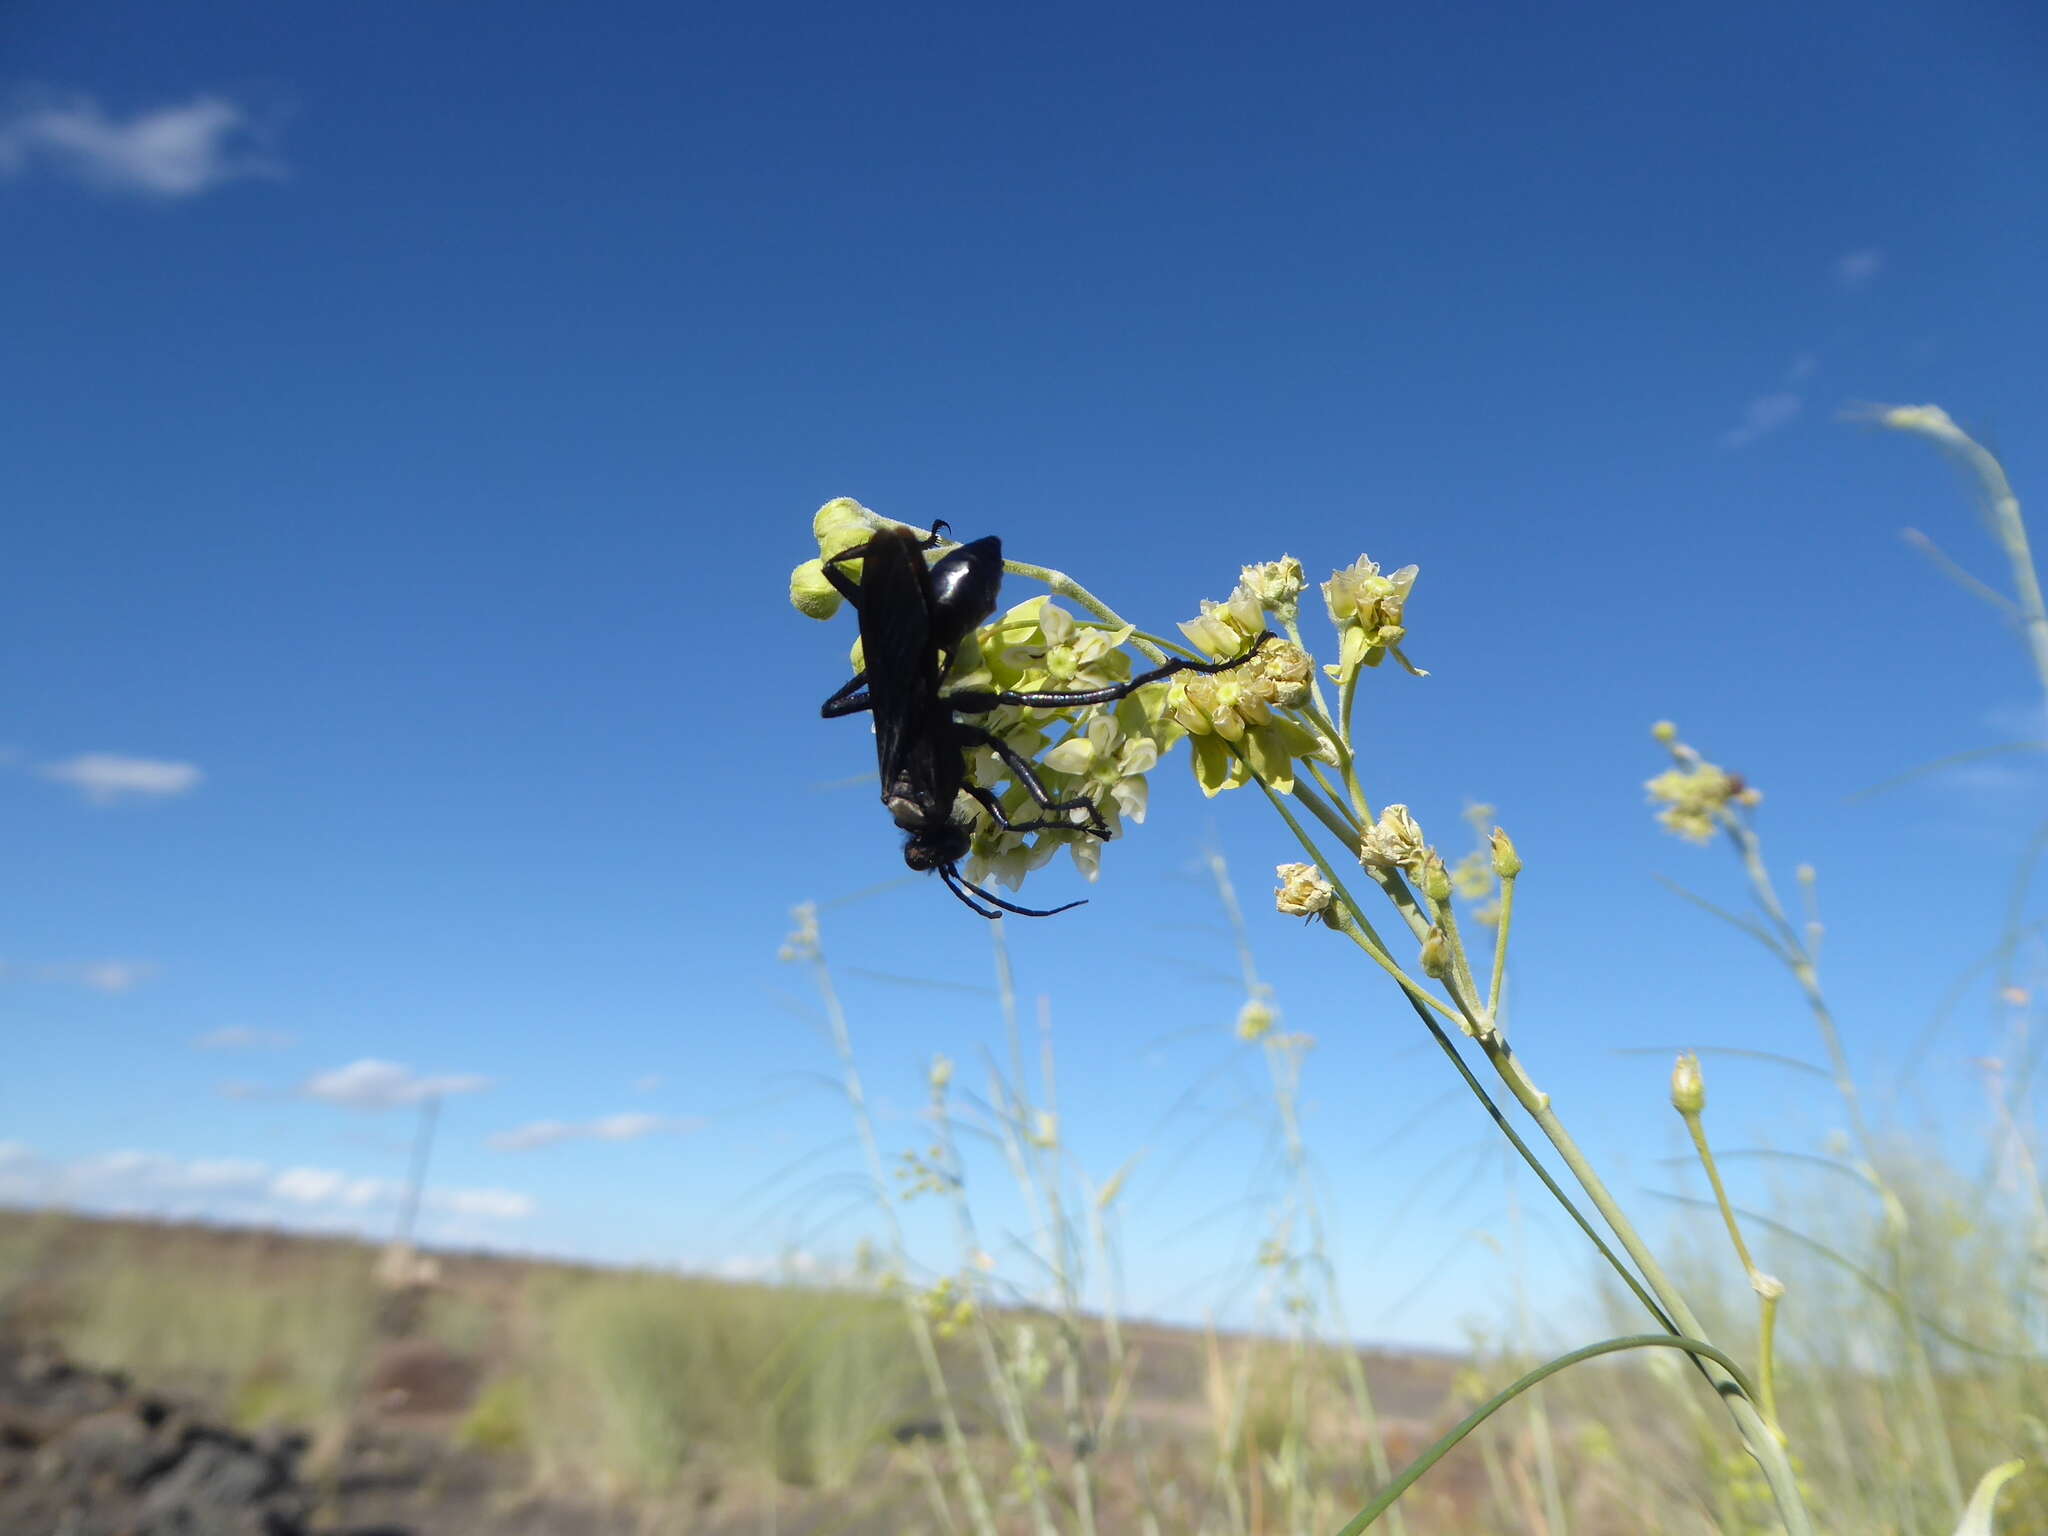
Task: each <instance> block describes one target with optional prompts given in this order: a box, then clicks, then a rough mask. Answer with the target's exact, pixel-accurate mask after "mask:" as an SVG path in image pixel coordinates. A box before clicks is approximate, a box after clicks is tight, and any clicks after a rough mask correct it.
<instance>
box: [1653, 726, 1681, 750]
mask: <svg viewBox="0 0 2048 1536" xmlns="http://www.w3.org/2000/svg"><path fill="white" fill-rule="evenodd" d="M1650 735H1651V736H1652V737H1653V738H1655V739H1656V740H1657V741H1660V742H1662V743H1663V744H1664V745H1665V746H1667V747H1668V746H1670V745H1671V743H1673V742H1674V741H1676V740H1678V727H1677V726H1675V725H1673V724H1672V723H1671V722H1670V721H1669V720H1659V721H1658V722H1657V723H1656V724H1655V725H1653V726H1651V727H1650Z"/></svg>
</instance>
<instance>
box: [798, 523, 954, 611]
mask: <svg viewBox="0 0 2048 1536" xmlns="http://www.w3.org/2000/svg"><path fill="white" fill-rule="evenodd" d="M952 526H953V525H952V524H950V523H948V522H947V521H946V520H945V519H943V518H941V519H939V521H937V522H935V523H933V524H932V531H931V532H930V533H928V534H926V535H925V536H924V541H923V542H922V543H920V544H919V545H918V546H917V547H918V548H919V549H937V548H938V547H939V545H940V544H942V543H944V542H945V541H944V540H943V539H942V538H941V537H940V536H939V530H940V529H941V528H943V529H945V530H947V531H948V532H951V531H952ZM867 550H868V547H867V545H866V544H856V545H854V546H853V548H851V549H842V550H841V551H839V553H838V554H836V555H834V556H833V557H832V558H831V559H829V560H827V561H825V562H824V569H825V579H826V580H827V581H829V582H831V583H832V585H833V587H834V588H835V589H837V591H838V593H839V595H840V596H841V597H843V598H845V599H846V600H847V602H849V603H851V604H852V605H853V611H854V612H855V613H859V612H860V588H859V587H857V586H855V585H854V584H853V578H852V577H851V576H848V575H847V574H846V572H844V571H842V570H840V569H839V566H840V564H841V562H843V561H847V560H858V559H860V557H861V556H862V555H864V554H866V553H867Z"/></svg>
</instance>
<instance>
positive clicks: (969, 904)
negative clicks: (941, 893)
mask: <svg viewBox="0 0 2048 1536" xmlns="http://www.w3.org/2000/svg"><path fill="white" fill-rule="evenodd" d="M939 878H940V879H941V880H943V881H944V882H945V883H946V889H947V890H949V891H951V892H952V893H953V895H954V896H955V897H956V898H957V899H958V900H959V902H960V905H961V906H963V907H965V908H966V909H967V910H968V911H970V912H972V913H973V914H974V915H975V916H976V917H986V918H988V919H990V920H991V921H993V920H994V919H996V918H999V917H1001V916H1002V915H1003V914H1002V913H1000V912H991V911H989V909H988V908H987V907H984V906H983V905H982V904H981V903H980V902H978V901H976V900H975V899H974V898H973V897H972V896H970V895H968V894H967V892H966V891H963V890H962V889H960V887H961V886H962V885H963V884H965V883H966V882H964V881H963V880H962V879H961V878H960V872H959V871H958V870H957V869H955V868H954V867H953V866H952V865H950V864H941V865H940V866H939ZM974 889H975V890H980V889H981V887H980V886H975V887H974Z"/></svg>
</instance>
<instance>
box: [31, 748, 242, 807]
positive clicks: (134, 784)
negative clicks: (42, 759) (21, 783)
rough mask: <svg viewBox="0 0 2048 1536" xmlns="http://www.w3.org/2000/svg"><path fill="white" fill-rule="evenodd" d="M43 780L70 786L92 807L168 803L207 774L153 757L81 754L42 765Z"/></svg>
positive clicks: (98, 753) (103, 753)
mask: <svg viewBox="0 0 2048 1536" xmlns="http://www.w3.org/2000/svg"><path fill="white" fill-rule="evenodd" d="M40 772H41V773H42V775H43V777H44V778H46V779H55V780H56V781H57V782H58V783H59V784H69V785H70V786H71V787H72V788H73V789H75V790H77V791H78V792H79V793H80V794H81V795H83V796H85V798H86V799H88V800H90V801H91V802H92V803H93V804H94V805H112V804H114V803H115V802H117V801H120V800H168V799H170V798H171V797H172V796H174V795H183V794H189V793H190V792H191V791H193V790H195V789H197V788H198V787H199V781H200V780H201V779H203V778H205V777H206V775H205V774H204V773H202V772H200V770H199V765H198V764H197V763H173V762H166V761H164V760H163V759H161V758H154V757H123V756H121V755H120V754H119V753H115V752H81V753H80V754H79V755H78V756H76V757H68V758H66V759H64V761H62V762H59V763H45V764H43V766H42V768H41V770H40Z"/></svg>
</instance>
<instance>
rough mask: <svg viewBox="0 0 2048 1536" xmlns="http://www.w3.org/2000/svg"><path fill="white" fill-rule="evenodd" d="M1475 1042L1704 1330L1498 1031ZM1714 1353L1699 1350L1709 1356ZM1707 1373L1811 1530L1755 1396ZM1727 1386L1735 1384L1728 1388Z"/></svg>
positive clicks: (1669, 1294) (1669, 1296) (1686, 1326)
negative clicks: (1497, 1033) (1731, 1389)
mask: <svg viewBox="0 0 2048 1536" xmlns="http://www.w3.org/2000/svg"><path fill="white" fill-rule="evenodd" d="M1479 1048H1480V1049H1481V1050H1483V1051H1484V1052H1485V1053H1486V1059H1487V1060H1488V1061H1489V1062H1490V1063H1491V1064H1492V1065H1493V1069H1494V1071H1495V1072H1496V1073H1498V1074H1499V1076H1500V1079H1501V1081H1502V1082H1503V1083H1505V1084H1507V1087H1508V1091H1509V1092H1510V1093H1512V1094H1513V1095H1514V1096H1515V1100H1516V1102H1517V1103H1519V1104H1520V1105H1521V1106H1522V1108H1523V1109H1525V1110H1527V1111H1528V1112H1529V1115H1530V1118H1532V1119H1533V1120H1535V1122H1536V1124H1537V1127H1538V1128H1539V1129H1540V1130H1541V1131H1542V1132H1543V1134H1544V1136H1545V1137H1547V1138H1548V1139H1549V1141H1550V1144H1551V1146H1553V1147H1555V1148H1556V1149H1557V1154H1558V1156H1559V1157H1562V1158H1563V1159H1564V1161H1565V1166H1566V1167H1567V1168H1569V1169H1571V1171H1572V1177H1574V1178H1576V1179H1577V1180H1578V1181H1579V1187H1580V1188H1581V1189H1583V1190H1584V1191H1585V1192H1586V1195H1587V1197H1588V1198H1589V1199H1590V1200H1592V1202H1593V1205H1594V1208H1595V1209H1596V1210H1598V1211H1599V1212H1600V1215H1601V1218H1602V1219H1603V1220H1604V1221H1605V1222H1606V1223H1607V1225H1608V1228H1609V1229H1610V1230H1611V1231H1612V1232H1613V1233H1614V1235H1615V1236H1616V1237H1617V1238H1619V1239H1620V1240H1621V1246H1622V1247H1623V1248H1624V1249H1625V1250H1627V1253H1628V1256H1629V1257H1630V1258H1631V1259H1633V1260H1634V1261H1635V1265H1636V1268H1637V1269H1638V1270H1640V1271H1641V1272H1642V1276H1643V1279H1644V1281H1645V1282H1647V1283H1648V1285H1649V1287H1650V1289H1651V1290H1652V1291H1654V1292H1656V1293H1657V1299H1658V1300H1659V1301H1661V1302H1662V1303H1663V1304H1664V1310H1665V1312H1666V1313H1667V1314H1668V1315H1669V1316H1670V1318H1671V1320H1672V1322H1673V1323H1675V1324H1676V1325H1677V1331H1678V1332H1680V1333H1682V1334H1685V1335H1686V1336H1687V1337H1689V1338H1698V1337H1699V1336H1700V1335H1701V1334H1703V1333H1704V1332H1705V1331H1706V1330H1705V1329H1704V1328H1702V1327H1701V1326H1700V1320H1699V1318H1698V1317H1696V1316H1695V1315H1694V1313H1693V1310H1692V1307H1691V1306H1690V1304H1688V1303H1687V1301H1686V1299H1685V1297H1684V1295H1683V1293H1681V1292H1680V1291H1679V1289H1678V1287H1677V1286H1675V1285H1674V1284H1672V1282H1671V1277H1670V1276H1669V1275H1667V1274H1666V1273H1665V1272H1664V1266H1663V1265H1662V1264H1660V1263H1658V1262H1657V1256H1656V1255H1655V1254H1654V1253H1652V1252H1651V1251H1650V1247H1649V1245H1648V1244H1647V1243H1645V1242H1644V1241H1643V1239H1642V1236H1641V1234H1640V1233H1638V1232H1637V1231H1636V1229H1635V1225H1634V1223H1633V1222H1631V1221H1630V1220H1629V1219H1628V1215H1627V1213H1626V1212H1625V1211H1623V1210H1622V1208H1621V1206H1620V1205H1619V1204H1618V1203H1617V1202H1616V1201H1615V1198H1614V1196H1613V1195H1612V1194H1611V1193H1609V1191H1608V1188H1607V1185H1606V1182H1605V1181H1604V1180H1603V1179H1602V1178H1601V1177H1600V1175H1599V1174H1598V1173H1597V1172H1595V1171H1594V1169H1593V1165H1592V1164H1591V1163H1590V1162H1588V1161H1587V1160H1586V1155H1585V1153H1583V1152H1581V1151H1580V1150H1579V1144H1578V1143H1577V1142H1576V1141H1574V1140H1573V1139H1572V1135H1571V1133H1570V1132H1569V1131H1567V1130H1566V1129H1565V1127H1564V1122H1563V1121H1562V1120H1560V1119H1558V1117H1557V1114H1556V1112H1555V1111H1553V1110H1552V1109H1551V1107H1550V1095H1549V1094H1547V1093H1545V1092H1543V1091H1542V1090H1541V1089H1540V1088H1538V1087H1537V1086H1536V1085H1535V1083H1534V1082H1532V1081H1530V1078H1529V1074H1528V1073H1527V1072H1525V1071H1524V1070H1523V1069H1522V1064H1521V1062H1520V1060H1519V1059H1517V1057H1516V1056H1515V1053H1514V1051H1513V1050H1512V1049H1511V1048H1510V1047H1509V1045H1508V1043H1507V1041H1506V1040H1505V1039H1503V1038H1502V1037H1501V1036H1499V1035H1485V1036H1481V1037H1480V1041H1479ZM1714 1358H1715V1357H1714V1356H1705V1357H1703V1359H1704V1360H1708V1361H1711V1360H1712V1359H1714ZM1705 1369H1706V1370H1707V1376H1708V1379H1709V1380H1710V1381H1712V1382H1713V1384H1714V1388H1715V1390H1716V1391H1718V1392H1719V1393H1720V1394H1721V1397H1722V1400H1723V1401H1724V1402H1725V1403H1726V1404H1727V1406H1728V1412H1729V1413H1730V1415H1732V1416H1733V1418H1734V1419H1735V1425H1736V1428H1737V1429H1738V1430H1740V1431H1741V1433H1742V1438H1743V1442H1744V1443H1745V1444H1746V1445H1747V1446H1748V1447H1749V1453H1750V1455H1752V1456H1754V1457H1755V1458H1756V1462H1757V1465H1758V1466H1759V1467H1760V1468H1762V1470H1763V1474H1764V1478H1765V1480H1766V1481H1767V1482H1769V1484H1770V1485H1771V1496H1772V1498H1773V1499H1774V1500H1776V1502H1777V1505H1778V1514H1779V1516H1780V1518H1782V1519H1783V1520H1784V1522H1785V1529H1786V1530H1787V1531H1788V1532H1790V1533H1791V1536H1813V1523H1812V1521H1811V1519H1810V1518H1809V1517H1808V1515H1807V1513H1806V1504H1805V1501H1804V1500H1803V1499H1802V1498H1801V1497H1800V1493H1799V1482H1798V1479H1797V1477H1796V1476H1795V1475H1794V1474H1793V1471H1792V1463H1791V1461H1790V1460H1789V1459H1788V1458H1787V1456H1786V1454H1785V1447H1784V1446H1783V1445H1781V1444H1779V1443H1778V1437H1777V1435H1776V1434H1775V1433H1774V1432H1773V1431H1772V1429H1771V1427H1770V1425H1769V1424H1768V1423H1766V1422H1765V1420H1764V1417H1763V1413H1762V1410H1761V1409H1760V1408H1759V1407H1758V1406H1757V1401H1756V1399H1755V1398H1754V1397H1753V1396H1752V1395H1751V1394H1750V1393H1749V1392H1748V1391H1747V1390H1743V1389H1739V1379H1738V1378H1736V1377H1734V1376H1733V1375H1729V1376H1725V1377H1717V1376H1716V1375H1715V1373H1714V1370H1713V1368H1712V1366H1711V1365H1707V1366H1705ZM1731 1387H1737V1388H1738V1390H1735V1391H1730V1390H1729V1389H1730V1388H1731Z"/></svg>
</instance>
